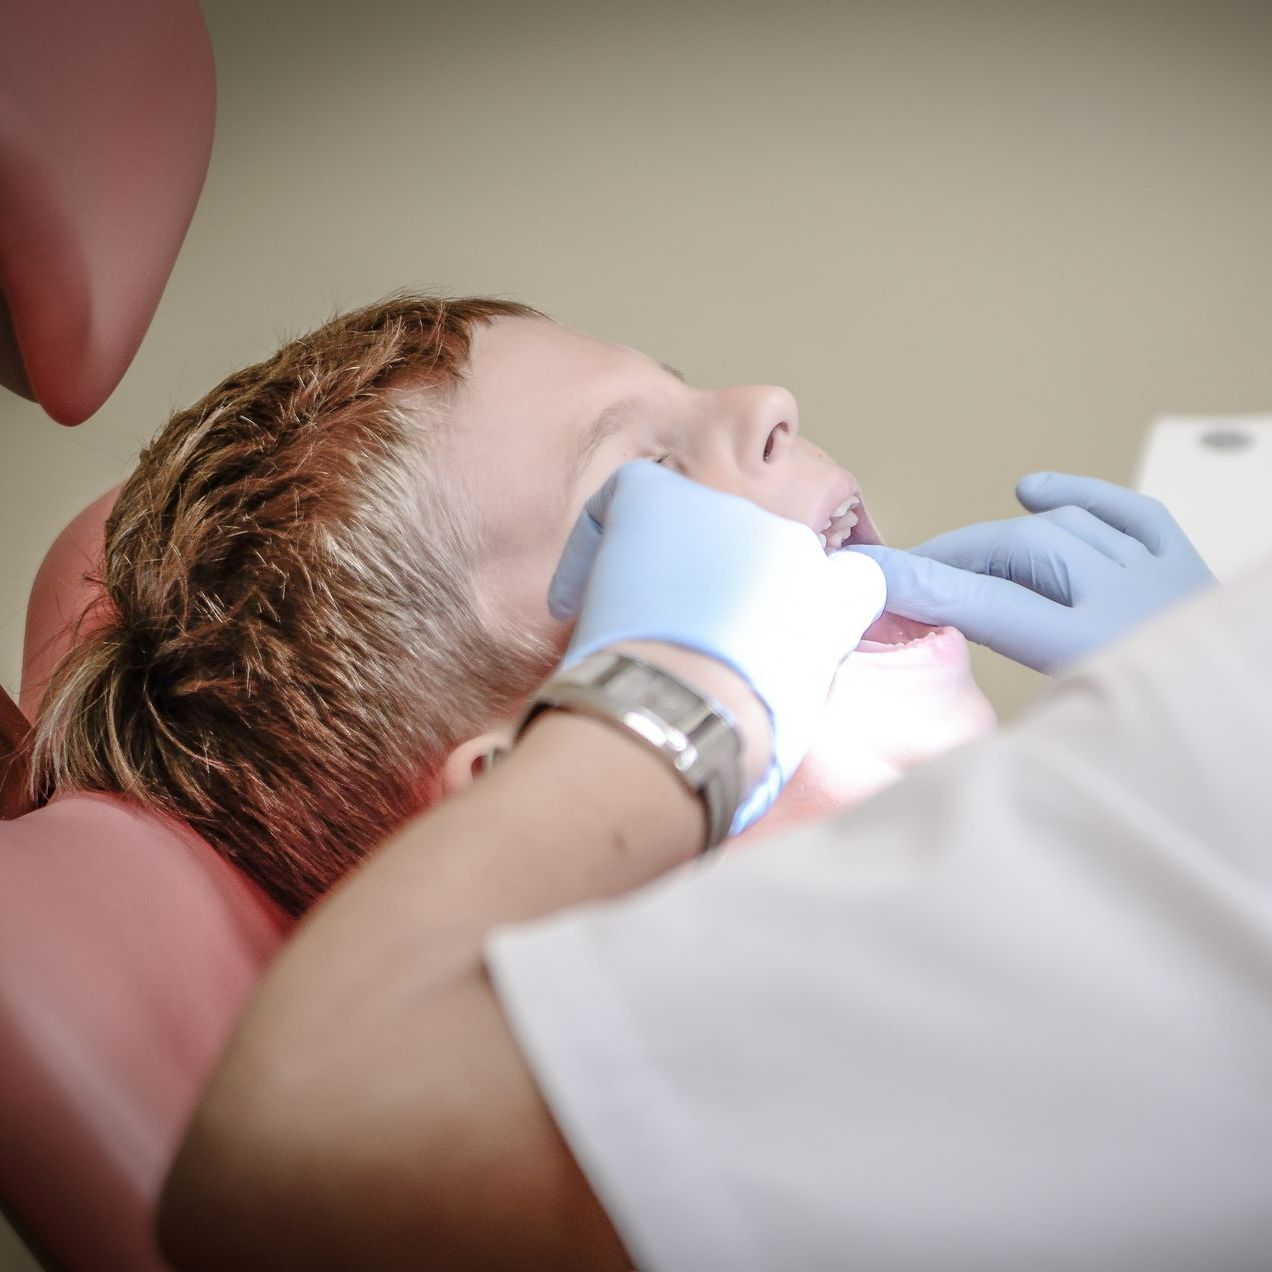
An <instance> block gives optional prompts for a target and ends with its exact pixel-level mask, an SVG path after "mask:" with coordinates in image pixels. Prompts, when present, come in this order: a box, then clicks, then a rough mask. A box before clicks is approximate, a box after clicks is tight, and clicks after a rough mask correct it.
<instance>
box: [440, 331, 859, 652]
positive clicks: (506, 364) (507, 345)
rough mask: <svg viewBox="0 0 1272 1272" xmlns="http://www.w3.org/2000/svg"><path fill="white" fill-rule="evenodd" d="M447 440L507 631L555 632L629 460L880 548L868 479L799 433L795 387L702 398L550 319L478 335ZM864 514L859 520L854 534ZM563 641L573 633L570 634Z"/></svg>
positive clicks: (644, 362)
mask: <svg viewBox="0 0 1272 1272" xmlns="http://www.w3.org/2000/svg"><path fill="white" fill-rule="evenodd" d="M450 417H451V425H450V427H449V428H448V430H447V435H448V440H447V442H446V443H445V448H446V451H447V473H448V478H449V477H451V476H453V477H454V479H455V480H456V482H457V485H458V487H459V490H458V493H459V494H460V497H461V498H462V499H463V500H464V502H465V503H466V504H467V511H468V515H469V516H473V517H476V518H477V521H478V525H479V534H480V539H481V541H482V542H484V543H485V544H487V545H488V547H487V551H486V553H485V559H484V560H482V561H481V562H480V565H479V569H478V577H479V578H480V579H481V581H482V590H483V593H484V596H485V599H486V601H487V603H488V604H489V605H491V606H492V607H493V608H494V609H495V610H496V611H497V612H498V613H499V614H500V615H501V616H503V617H504V618H505V620H507V619H509V618H512V617H515V618H516V619H517V620H518V622H519V624H523V625H525V626H526V627H529V628H532V629H534V630H537V631H542V632H550V631H552V630H553V627H554V623H553V620H552V619H551V618H550V617H549V615H548V609H547V591H548V583H549V581H550V579H551V578H552V573H553V571H554V570H555V569H556V565H557V561H558V559H559V558H560V555H561V550H562V548H563V547H564V545H565V540H566V537H567V536H568V535H569V532H570V529H571V527H572V526H573V525H574V522H575V520H576V519H577V517H578V515H579V513H580V511H581V510H582V508H583V504H584V502H585V501H586V499H587V498H588V497H589V496H590V495H591V494H593V493H594V492H595V491H596V490H597V488H598V487H600V486H601V485H602V484H603V483H604V481H605V480H606V478H607V477H609V475H610V474H611V473H612V472H613V471H614V470H615V469H616V468H617V467H618V466H619V465H620V464H622V463H624V462H625V461H627V460H629V459H639V458H650V459H661V460H662V461H663V462H664V463H666V464H668V465H669V466H671V467H674V468H676V469H677V470H678V471H680V472H682V473H684V474H685V475H686V476H688V477H692V478H694V479H695V480H697V481H700V482H702V483H704V484H705V485H708V486H712V487H715V488H716V489H717V490H722V491H727V492H728V493H730V494H735V495H741V496H743V497H744V498H747V499H750V500H752V501H753V502H754V503H756V504H759V505H760V506H761V507H762V508H765V509H767V510H768V511H770V512H773V513H776V514H778V515H779V516H783V517H788V518H790V519H791V520H794V521H800V522H802V523H803V524H805V525H807V526H809V527H810V528H811V529H812V530H814V531H815V532H821V531H823V530H825V529H826V523H827V522H828V521H829V522H831V525H830V528H829V530H828V531H827V538H828V540H829V545H828V546H829V548H830V549H834V548H836V547H838V546H840V542H841V541H842V539H843V538H845V537H846V536H847V535H848V534H849V533H851V535H852V538H853V540H854V541H855V542H861V543H878V542H879V541H880V540H879V536H878V534H877V532H876V531H875V529H874V527H873V525H872V524H871V522H870V519H869V516H868V514H867V513H866V512H865V509H864V507H857V508H856V509H855V512H848V513H843V514H841V515H840V516H839V517H834V516H833V514H834V513H835V512H836V511H837V510H840V509H842V508H843V505H844V504H845V503H846V502H847V501H849V500H850V499H853V498H854V497H857V498H859V496H860V491H859V489H858V485H857V481H856V479H855V478H854V477H853V475H852V474H851V473H848V472H845V471H844V470H843V469H841V468H839V467H838V466H837V465H836V464H835V463H834V462H833V461H832V460H831V459H830V458H829V457H828V456H827V455H826V454H825V453H824V452H823V451H821V450H819V449H818V448H817V447H816V446H814V445H812V444H811V443H810V442H808V441H806V440H805V439H804V438H802V437H800V436H799V407H798V406H797V404H796V402H795V399H794V398H793V397H792V396H791V394H790V393H788V392H787V391H786V390H785V389H781V388H775V387H773V386H770V385H751V386H745V387H738V388H729V389H695V388H692V387H690V386H689V385H688V384H686V383H684V382H683V380H681V379H680V378H679V376H678V375H677V374H676V373H675V372H673V371H671V370H670V369H668V368H667V367H665V366H663V365H662V364H660V363H658V362H656V361H654V360H653V359H651V358H649V357H646V356H645V355H644V354H642V353H637V352H636V351H635V350H633V349H627V348H624V347H623V346H621V345H615V344H609V343H607V342H606V341H603V340H597V339H595V338H594V337H592V336H587V335H583V334H582V333H581V332H578V331H572V330H570V329H569V328H568V327H562V326H558V325H557V324H556V323H553V322H550V321H548V320H546V319H538V318H498V319H496V320H495V321H494V322H493V323H491V324H490V325H488V326H482V325H478V326H477V327H475V328H474V333H473V343H472V352H471V357H470V360H469V366H468V371H467V376H466V382H465V383H464V384H462V385H460V386H459V387H458V389H457V391H456V397H455V400H454V404H453V407H452V410H451V411H450ZM854 516H856V517H859V518H860V520H859V522H858V524H857V525H856V526H855V528H854V527H853V526H852V522H853V520H854ZM562 630H563V629H562Z"/></svg>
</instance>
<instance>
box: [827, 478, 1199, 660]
mask: <svg viewBox="0 0 1272 1272" xmlns="http://www.w3.org/2000/svg"><path fill="white" fill-rule="evenodd" d="M1016 498H1017V499H1019V500H1020V502H1021V504H1023V505H1024V506H1025V507H1026V508H1028V509H1029V510H1030V512H1032V513H1034V514H1035V515H1034V516H1030V517H1016V518H1014V519H1012V520H1010V521H991V522H986V523H984V524H982V525H975V526H967V527H966V528H965V529H962V530H953V531H951V532H950V533H949V534H942V535H938V536H937V538H935V539H929V540H928V541H927V542H926V543H923V544H920V545H919V547H917V548H914V549H912V550H911V551H909V552H903V551H900V550H898V549H894V548H883V547H869V546H864V545H863V546H861V547H852V548H850V549H849V551H851V552H854V553H858V554H860V555H863V556H869V557H871V558H872V559H873V560H875V561H877V562H878V563H879V564H880V566H882V567H883V571H884V573H885V574H886V575H887V578H888V609H889V610H891V611H892V612H893V613H895V614H901V615H904V616H905V617H906V618H913V619H917V620H919V621H920V622H924V623H934V624H938V625H940V624H945V623H950V624H952V625H953V626H955V627H957V628H959V629H960V630H961V631H962V633H963V634H964V635H965V636H966V637H967V638H968V639H969V640H974V641H976V642H977V643H978V644H981V645H988V646H989V647H990V649H994V650H997V651H998V652H999V653H1000V654H1005V655H1006V656H1007V657H1008V658H1011V659H1014V660H1015V661H1016V662H1019V663H1024V665H1025V666H1026V667H1032V668H1034V670H1036V671H1045V672H1049V673H1054V672H1056V671H1058V670H1060V669H1061V668H1062V667H1064V666H1065V665H1066V664H1067V663H1070V662H1072V661H1074V660H1075V659H1077V658H1080V657H1082V656H1083V655H1084V654H1088V653H1090V652H1091V651H1093V650H1094V649H1096V648H1098V647H1099V646H1101V645H1104V644H1107V643H1108V642H1109V641H1112V640H1114V639H1116V638H1117V637H1118V636H1120V635H1122V634H1123V633H1124V632H1126V631H1128V630H1129V629H1130V628H1132V627H1134V626H1136V625H1137V624H1139V623H1141V622H1143V621H1144V620H1145V619H1147V618H1150V617H1151V616H1152V615H1153V614H1155V613H1157V611H1158V610H1161V609H1164V608H1165V607H1166V606H1168V605H1170V604H1171V603H1172V602H1174V601H1177V600H1180V599H1182V598H1183V597H1185V596H1187V595H1188V594H1189V593H1190V592H1194V591H1196V590H1197V589H1198V588H1201V587H1204V586H1206V585H1207V584H1209V583H1212V582H1214V575H1213V574H1211V572H1210V570H1209V569H1208V568H1207V567H1206V564H1205V562H1204V561H1203V560H1202V559H1201V557H1200V556H1198V555H1197V550H1196V549H1195V548H1194V547H1193V545H1192V544H1191V543H1190V542H1189V541H1188V539H1187V538H1186V537H1185V535H1184V532H1183V531H1182V530H1181V529H1180V528H1179V526H1178V524H1177V523H1176V521H1175V519H1174V517H1172V516H1171V515H1170V513H1169V512H1167V511H1166V509H1165V507H1163V506H1162V504H1161V503H1159V502H1158V501H1157V500H1156V499H1152V498H1150V497H1149V496H1148V495H1141V494H1137V493H1136V492H1135V491H1132V490H1126V489H1124V488H1123V487H1121V486H1115V485H1113V484H1112V483H1111V482H1107V481H1100V480H1099V479H1098V478H1096V477H1073V476H1070V475H1068V474H1066V473H1045V472H1044V473H1030V474H1029V476H1027V477H1023V478H1021V480H1020V483H1019V484H1018V485H1017V487H1016Z"/></svg>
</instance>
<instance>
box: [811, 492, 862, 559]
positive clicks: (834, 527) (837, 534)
mask: <svg viewBox="0 0 1272 1272" xmlns="http://www.w3.org/2000/svg"><path fill="white" fill-rule="evenodd" d="M860 503H861V500H860V498H859V497H858V496H856V495H851V496H850V497H849V498H847V499H845V500H844V501H843V503H841V504H840V505H839V507H838V508H836V509H835V510H834V512H832V513H831V514H830V516H829V518H827V521H826V524H825V525H824V526H822V528H821V532H820V533H819V534H818V536H817V537H818V538H819V539H820V540H821V543H822V547H823V549H825V551H826V552H827V553H831V552H837V551H838V550H839V549H840V548H842V547H843V546H844V544H845V543H847V542H848V540H849V538H850V537H851V536H852V532H853V529H854V527H855V526H856V525H857V523H858V522H859V521H860V520H861V518H860V517H859V516H858V515H857V513H856V512H855V511H854V509H855V508H856V507H857V505H858V504H860Z"/></svg>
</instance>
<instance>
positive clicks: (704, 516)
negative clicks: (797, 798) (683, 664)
mask: <svg viewBox="0 0 1272 1272" xmlns="http://www.w3.org/2000/svg"><path fill="white" fill-rule="evenodd" d="M884 597H885V588H884V579H883V573H882V571H881V570H880V569H879V567H878V566H876V565H875V563H874V562H873V561H869V560H867V559H866V558H865V557H855V556H853V555H852V554H851V553H846V552H840V553H836V554H835V555H833V556H830V557H827V556H826V554H825V552H824V551H823V550H822V547H821V544H820V543H818V541H817V536H816V535H815V534H814V533H813V532H812V531H811V530H810V529H809V528H808V527H807V526H804V525H800V524H799V523H798V522H795V521H788V520H786V519H785V518H783V517H777V516H774V515H773V514H772V513H769V512H765V511H764V510H763V509H762V508H760V507H758V506H757V505H755V504H753V503H751V502H750V501H748V500H746V499H742V498H739V497H737V496H735V495H727V494H723V493H721V492H720V491H717V490H712V489H709V488H708V487H706V486H702V485H699V484H698V483H697V482H695V481H691V480H689V478H687V477H682V476H681V475H680V474H678V473H675V472H672V471H670V470H669V469H666V468H662V467H659V466H658V465H657V464H654V463H652V462H651V461H649V460H637V461H635V462H633V463H629V464H624V465H623V467H622V468H620V469H619V470H618V471H617V472H616V473H615V474H614V476H613V477H611V478H610V480H609V481H608V482H606V483H605V485H604V486H603V487H602V488H601V489H600V490H599V491H598V492H597V493H596V494H595V495H593V496H592V498H591V499H589V500H588V502H587V505H586V507H585V508H584V510H583V513H582V515H581V516H580V517H579V520H578V522H577V523H576V524H575V527H574V530H573V532H572V534H571V536H570V539H569V542H568V543H567V544H566V547H565V552H564V553H563V555H562V557H561V562H560V564H559V565H558V567H557V571H556V574H555V576H554V577H553V580H552V586H551V589H550V592H549V597H548V602H549V607H550V608H551V610H552V613H553V614H554V615H555V616H556V617H557V618H569V617H572V616H573V615H575V614H577V615H578V618H579V621H578V626H577V627H576V628H575V631H574V637H573V639H572V640H571V642H570V646H569V648H568V649H567V650H566V654H565V659H564V662H563V664H562V665H563V666H569V665H571V664H573V663H575V662H578V661H579V660H580V659H581V658H583V657H585V656H586V655H587V654H590V653H593V652H594V651H596V650H598V649H604V648H608V647H611V646H614V645H618V644H627V643H630V642H633V641H640V642H646V641H656V642H659V643H660V644H662V645H672V646H680V647H681V648H682V649H689V650H696V651H699V653H700V654H705V655H708V656H709V657H710V658H712V659H714V660H716V661H717V662H718V663H723V664H724V665H725V666H727V667H729V668H731V669H732V671H733V672H735V673H736V674H737V675H738V676H740V677H741V678H742V680H743V681H744V682H745V683H746V685H747V686H749V688H750V690H751V692H752V693H754V694H755V695H756V696H757V697H758V699H759V701H760V702H761V703H762V704H763V706H764V707H765V708H766V709H767V713H768V716H769V718H770V721H771V725H772V743H771V746H772V757H771V761H768V760H766V763H765V764H763V765H762V766H761V768H760V770H759V771H761V772H763V773H764V776H763V777H762V778H761V779H760V781H759V784H758V785H757V786H756V787H755V789H754V790H753V791H752V793H751V795H750V797H749V798H748V799H746V800H744V801H743V804H742V807H741V809H740V810H739V812H738V816H737V817H736V818H735V820H734V823H733V832H734V833H735V834H736V833H737V832H738V831H741V830H743V829H745V828H746V827H747V826H749V825H750V824H751V823H752V822H754V821H755V820H756V819H757V818H758V817H760V816H761V814H763V813H764V812H765V811H766V810H767V809H768V808H769V806H770V805H771V804H772V803H773V801H774V800H775V799H776V798H777V796H778V794H779V792H780V791H781V789H782V787H783V786H784V785H785V783H786V782H787V780H788V779H789V778H790V776H791V774H792V773H794V771H795V769H796V768H798V767H799V764H800V762H801V761H802V760H803V758H804V754H805V752H806V751H807V750H808V747H809V745H810V744H811V742H812V738H813V733H814V729H815V727H816V725H817V722H818V719H819V718H820V715H821V712H822V709H823V708H824V706H825V703H826V695H827V693H828V692H829V690H830V684H831V681H832V680H833V679H834V675H835V671H836V669H837V668H838V667H839V664H840V663H841V662H842V661H843V660H844V659H845V658H846V657H847V656H848V654H849V653H851V652H852V650H853V649H855V648H856V646H857V644H858V643H859V642H860V640H861V635H862V632H864V631H865V629H866V628H867V627H869V626H870V624H871V623H872V622H874V620H875V619H876V618H877V617H878V616H879V614H880V612H881V611H882V610H883V604H884ZM668 652H669V653H671V654H673V659H672V661H674V653H675V652H676V651H668ZM651 660H652V661H659V660H658V659H656V658H654V659H651ZM672 661H668V662H667V663H666V665H667V668H668V670H671V671H676V670H677V668H676V667H675V666H673V665H672ZM686 678H687V679H693V677H692V675H691V674H690V675H688V676H687V677H686ZM750 740H751V741H753V740H754V739H750Z"/></svg>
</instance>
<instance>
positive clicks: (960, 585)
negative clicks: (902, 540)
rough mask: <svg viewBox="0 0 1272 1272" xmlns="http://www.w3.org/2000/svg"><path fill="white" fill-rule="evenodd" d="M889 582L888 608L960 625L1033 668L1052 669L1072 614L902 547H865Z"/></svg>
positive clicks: (862, 551)
mask: <svg viewBox="0 0 1272 1272" xmlns="http://www.w3.org/2000/svg"><path fill="white" fill-rule="evenodd" d="M848 551H849V552H855V553H860V554H861V555H862V556H869V557H871V558H872V559H873V560H874V561H876V562H877V563H878V564H879V566H880V568H881V569H882V570H883V573H884V575H885V577H886V578H887V583H888V609H889V610H890V611H891V612H892V613H893V614H900V615H901V616H902V617H903V618H913V619H915V620H916V621H918V622H920V623H931V624H932V625H933V626H937V627H944V626H946V625H947V624H948V625H949V626H952V627H957V628H958V629H959V631H961V632H962V633H963V635H964V636H966V637H967V639H968V640H971V641H975V642H976V643H977V644H978V645H986V646H988V647H989V648H990V649H993V650H996V651H997V652H998V653H1000V654H1004V655H1005V656H1006V657H1008V658H1011V659H1013V660H1014V661H1015V662H1019V663H1023V664H1024V665H1025V666H1026V667H1033V668H1034V669H1035V670H1036V671H1046V670H1050V668H1051V667H1052V666H1054V665H1055V663H1056V661H1057V659H1056V654H1055V646H1056V644H1057V640H1056V633H1057V631H1058V630H1060V629H1062V628H1063V627H1064V625H1065V624H1067V623H1068V621H1069V620H1070V618H1071V616H1072V611H1071V610H1070V609H1069V608H1068V607H1067V606H1064V605H1061V604H1058V603H1057V602H1055V601H1052V600H1049V599H1048V598H1047V597H1044V596H1039V595H1038V594H1037V593H1036V592H1031V591H1030V590H1029V589H1028V588H1025V587H1021V586H1020V585H1019V584H1017V583H1012V582H1010V581H1009V580H1007V579H1000V578H996V577H994V576H993V575H988V574H975V573H971V572H969V571H967V570H962V569H959V568H958V567H957V566H952V565H946V564H945V562H943V561H936V560H933V559H931V558H929V557H922V556H915V555H914V553H912V552H904V551H902V550H901V549H899V548H885V547H875V546H867V545H862V546H859V547H851V548H849V549H848Z"/></svg>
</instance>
